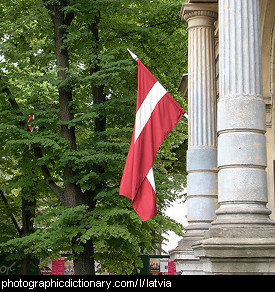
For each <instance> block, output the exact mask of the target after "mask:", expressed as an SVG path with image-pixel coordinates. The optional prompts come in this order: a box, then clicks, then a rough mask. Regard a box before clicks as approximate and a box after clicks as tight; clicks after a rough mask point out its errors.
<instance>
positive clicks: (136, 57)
mask: <svg viewBox="0 0 275 292" xmlns="http://www.w3.org/2000/svg"><path fill="white" fill-rule="evenodd" d="M127 51H128V52H129V53H130V55H131V57H132V58H133V59H134V60H135V61H136V62H137V61H138V56H137V55H135V54H134V53H133V52H131V51H130V50H129V49H128V48H127Z"/></svg>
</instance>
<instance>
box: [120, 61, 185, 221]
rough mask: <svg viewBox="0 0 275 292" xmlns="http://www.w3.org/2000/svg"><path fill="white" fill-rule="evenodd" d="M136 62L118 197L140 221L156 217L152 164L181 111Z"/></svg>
mask: <svg viewBox="0 0 275 292" xmlns="http://www.w3.org/2000/svg"><path fill="white" fill-rule="evenodd" d="M137 62H138V93H137V108H136V119H135V126H134V132H133V136H132V141H131V145H130V149H129V153H128V157H127V160H126V164H125V168H124V172H123V176H122V180H121V184H120V192H119V194H120V195H122V196H125V197H127V198H129V199H130V200H131V201H132V206H133V208H134V210H135V211H136V213H137V214H138V216H139V217H140V218H141V220H142V221H147V220H149V219H151V218H153V217H155V216H156V215H157V207H156V195H155V192H156V188H155V180H154V174H153V169H152V167H153V164H154V160H155V158H156V155H157V152H158V149H159V147H160V145H161V144H162V142H163V141H164V140H165V138H166V137H167V136H168V134H169V133H170V132H171V131H172V130H173V128H174V127H175V126H176V124H177V123H178V122H179V121H180V119H181V117H182V115H183V114H185V111H184V110H183V109H182V108H181V107H180V106H179V105H178V104H177V103H176V101H175V100H174V99H173V98H172V97H171V96H170V94H169V93H168V92H167V91H166V90H165V89H164V88H163V86H162V85H161V84H160V83H159V82H158V81H157V80H156V78H155V77H154V76H153V75H152V74H151V73H150V72H149V71H148V69H147V68H146V67H145V66H144V65H143V64H142V62H141V61H140V60H138V59H137Z"/></svg>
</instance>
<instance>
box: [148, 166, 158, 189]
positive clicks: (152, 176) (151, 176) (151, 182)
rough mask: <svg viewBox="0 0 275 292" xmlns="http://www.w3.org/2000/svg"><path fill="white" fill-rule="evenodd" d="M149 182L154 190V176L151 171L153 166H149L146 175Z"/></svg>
mask: <svg viewBox="0 0 275 292" xmlns="http://www.w3.org/2000/svg"><path fill="white" fill-rule="evenodd" d="M146 177H147V179H148V181H149V183H150V184H151V186H152V188H153V190H154V192H155V191H156V185H155V178H154V172H153V168H151V169H150V170H149V172H148V174H147V175H146Z"/></svg>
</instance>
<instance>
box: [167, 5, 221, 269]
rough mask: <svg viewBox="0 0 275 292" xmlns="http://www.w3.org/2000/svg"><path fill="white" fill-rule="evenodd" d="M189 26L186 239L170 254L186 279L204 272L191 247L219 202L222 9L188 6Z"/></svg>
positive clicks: (185, 10) (184, 11)
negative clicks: (217, 35)
mask: <svg viewBox="0 0 275 292" xmlns="http://www.w3.org/2000/svg"><path fill="white" fill-rule="evenodd" d="M181 16H182V20H184V21H187V22H188V35H189V44H188V117H189V118H188V127H189V129H188V133H189V137H188V152H187V172H188V176H187V220H188V223H189V225H188V226H187V227H186V231H187V232H186V234H185V235H184V237H183V239H182V240H181V241H180V242H179V245H178V247H177V248H176V249H175V250H174V251H172V252H170V256H171V258H172V259H173V260H174V262H175V263H176V265H177V270H182V273H183V274H192V273H199V272H200V270H201V267H200V264H199V262H198V259H197V258H195V257H194V253H193V250H192V245H193V244H194V243H195V242H196V241H198V240H200V239H201V238H202V237H203V235H204V232H205V231H206V230H208V228H209V227H210V223H211V222H212V221H213V219H214V216H215V210H216V208H217V202H218V188H217V187H218V181H217V171H218V170H217V128H216V102H217V101H216V99H217V94H216V79H215V78H216V73H215V50H214V30H215V27H214V22H215V20H216V19H217V16H218V13H217V5H213V4H201V3H200V4H184V5H183V9H182V12H181Z"/></svg>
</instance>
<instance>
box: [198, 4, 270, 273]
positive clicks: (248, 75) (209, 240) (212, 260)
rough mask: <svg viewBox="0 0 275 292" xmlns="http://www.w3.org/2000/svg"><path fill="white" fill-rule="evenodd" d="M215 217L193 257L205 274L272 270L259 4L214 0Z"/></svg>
mask: <svg viewBox="0 0 275 292" xmlns="http://www.w3.org/2000/svg"><path fill="white" fill-rule="evenodd" d="M219 48H220V50H219V62H220V71H219V78H220V81H219V85H220V86H219V89H220V97H219V101H218V168H219V174H218V181H219V183H218V189H219V204H220V207H219V209H218V210H217V211H216V215H217V218H216V220H215V221H214V222H213V223H212V227H211V228H210V229H209V231H208V232H207V235H206V238H205V239H204V240H202V241H201V243H200V244H197V245H195V246H193V248H194V250H195V255H197V256H199V257H200V258H201V260H202V261H203V262H204V271H205V272H206V273H212V274H218V273H221V274H234V273H237V274H264V273H267V274H268V273H271V274H272V273H275V258H274V257H275V254H274V251H275V240H274V238H275V228H274V222H273V221H271V220H270V218H269V214H270V213H271V212H270V211H269V210H268V209H267V208H266V204H267V184H266V172H265V168H266V140H265V103H264V100H263V93H262V72H261V41H260V27H259V1H256V0H241V1H240V0H220V1H219Z"/></svg>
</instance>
